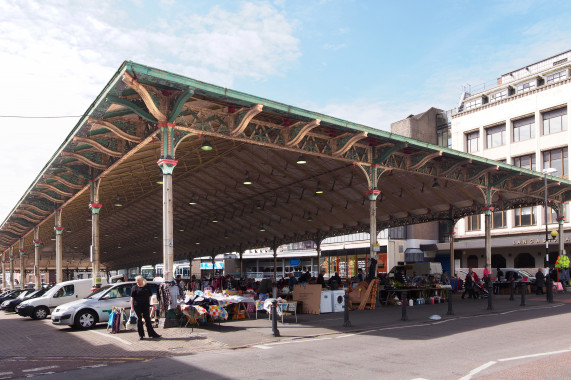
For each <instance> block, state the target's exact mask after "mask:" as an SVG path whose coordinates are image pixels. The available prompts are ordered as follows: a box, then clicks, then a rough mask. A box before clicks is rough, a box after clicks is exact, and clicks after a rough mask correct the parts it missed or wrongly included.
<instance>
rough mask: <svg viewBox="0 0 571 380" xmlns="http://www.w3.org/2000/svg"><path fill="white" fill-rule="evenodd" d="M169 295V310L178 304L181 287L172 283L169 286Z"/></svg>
mask: <svg viewBox="0 0 571 380" xmlns="http://www.w3.org/2000/svg"><path fill="white" fill-rule="evenodd" d="M168 291H169V297H170V304H169V307H168V310H173V309H176V306H177V304H178V301H177V300H178V298H179V296H180V288H179V287H178V285H177V284H176V283H170V284H169V287H168Z"/></svg>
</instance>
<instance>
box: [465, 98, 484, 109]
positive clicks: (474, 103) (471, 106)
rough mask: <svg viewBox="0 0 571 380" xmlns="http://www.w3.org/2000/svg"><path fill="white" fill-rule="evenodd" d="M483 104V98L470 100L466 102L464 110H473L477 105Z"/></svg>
mask: <svg viewBox="0 0 571 380" xmlns="http://www.w3.org/2000/svg"><path fill="white" fill-rule="evenodd" d="M481 105H482V98H478V99H474V100H470V101H468V102H464V111H469V110H472V109H474V108H476V107H480V106H481Z"/></svg>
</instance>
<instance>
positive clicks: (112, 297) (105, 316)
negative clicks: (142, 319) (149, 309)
mask: <svg viewBox="0 0 571 380" xmlns="http://www.w3.org/2000/svg"><path fill="white" fill-rule="evenodd" d="M132 287H133V284H119V285H117V286H114V287H113V288H111V289H109V291H108V292H107V293H106V294H105V295H103V296H102V297H101V298H100V299H99V302H98V307H97V309H98V310H97V312H98V313H99V321H100V322H105V321H108V320H109V314H111V311H112V310H113V308H114V307H123V308H125V311H126V312H127V313H129V312H130V310H131V288H132Z"/></svg>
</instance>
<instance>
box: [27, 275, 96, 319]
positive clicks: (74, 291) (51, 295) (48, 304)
mask: <svg viewBox="0 0 571 380" xmlns="http://www.w3.org/2000/svg"><path fill="white" fill-rule="evenodd" d="M102 280H103V284H105V285H106V284H107V280H105V279H102ZM92 283H93V280H92V279H90V278H88V279H85V280H73V281H65V282H60V283H59V284H55V285H54V286H53V287H52V288H51V289H50V290H48V291H47V292H46V293H45V294H44V295H43V296H41V297H38V298H34V299H30V300H27V301H24V302H22V303H21V304H19V305H18V306H17V307H16V311H17V312H18V314H19V315H21V316H23V317H32V318H33V319H44V318H47V317H48V315H50V313H51V312H52V310H54V309H55V308H56V307H58V306H59V305H63V304H64V303H68V302H70V301H72V300H77V299H80V298H84V297H87V296H88V295H90V294H91V287H92Z"/></svg>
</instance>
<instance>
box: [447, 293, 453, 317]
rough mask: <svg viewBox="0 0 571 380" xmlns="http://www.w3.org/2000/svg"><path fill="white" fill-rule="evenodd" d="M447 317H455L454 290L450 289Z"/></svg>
mask: <svg viewBox="0 0 571 380" xmlns="http://www.w3.org/2000/svg"><path fill="white" fill-rule="evenodd" d="M446 314H447V315H454V310H452V289H450V293H448V313H446Z"/></svg>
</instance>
